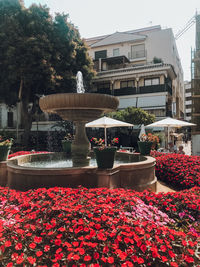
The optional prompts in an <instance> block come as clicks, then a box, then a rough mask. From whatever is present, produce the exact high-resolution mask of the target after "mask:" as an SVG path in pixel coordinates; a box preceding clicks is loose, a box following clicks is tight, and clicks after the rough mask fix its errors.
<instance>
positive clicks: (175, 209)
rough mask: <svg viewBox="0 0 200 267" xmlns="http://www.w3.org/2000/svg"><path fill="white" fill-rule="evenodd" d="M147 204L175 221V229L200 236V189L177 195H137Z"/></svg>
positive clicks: (145, 193) (194, 188)
mask: <svg viewBox="0 0 200 267" xmlns="http://www.w3.org/2000/svg"><path fill="white" fill-rule="evenodd" d="M137 194H138V197H140V198H141V199H142V200H143V201H144V202H145V203H146V204H148V205H151V206H153V207H156V208H158V209H159V210H161V211H162V212H164V213H166V214H167V215H168V216H169V218H171V219H173V220H174V222H175V224H174V227H175V229H179V230H182V231H184V232H186V233H188V232H190V231H191V232H194V233H197V234H198V235H199V236H200V187H193V188H192V189H190V190H184V191H180V192H175V193H171V192H169V193H167V194H166V193H159V194H155V193H153V192H148V191H146V192H143V193H136V196H137Z"/></svg>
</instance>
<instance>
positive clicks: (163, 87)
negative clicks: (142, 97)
mask: <svg viewBox="0 0 200 267" xmlns="http://www.w3.org/2000/svg"><path fill="white" fill-rule="evenodd" d="M160 92H168V93H170V94H171V95H172V88H171V87H170V86H169V85H167V84H158V85H150V86H142V87H139V93H140V94H151V93H160Z"/></svg>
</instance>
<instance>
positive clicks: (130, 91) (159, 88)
mask: <svg viewBox="0 0 200 267" xmlns="http://www.w3.org/2000/svg"><path fill="white" fill-rule="evenodd" d="M160 92H168V93H170V94H171V95H172V88H171V87H169V86H168V85H167V84H158V85H151V86H142V87H139V88H138V91H137V90H136V87H126V88H120V89H114V90H113V94H114V95H115V96H123V95H136V94H153V93H160ZM97 93H99V94H108V95H110V94H112V92H111V90H110V89H99V90H97Z"/></svg>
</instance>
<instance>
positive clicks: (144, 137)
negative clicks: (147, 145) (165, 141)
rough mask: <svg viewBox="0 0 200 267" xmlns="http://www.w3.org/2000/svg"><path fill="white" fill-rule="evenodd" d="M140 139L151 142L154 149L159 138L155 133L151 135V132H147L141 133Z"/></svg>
mask: <svg viewBox="0 0 200 267" xmlns="http://www.w3.org/2000/svg"><path fill="white" fill-rule="evenodd" d="M140 141H142V142H152V143H153V145H152V147H151V148H152V149H155V148H156V147H157V146H158V144H159V138H158V136H157V135H153V134H152V133H148V134H142V135H141V136H140Z"/></svg>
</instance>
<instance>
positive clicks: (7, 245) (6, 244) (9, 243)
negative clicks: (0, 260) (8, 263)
mask: <svg viewBox="0 0 200 267" xmlns="http://www.w3.org/2000/svg"><path fill="white" fill-rule="evenodd" d="M4 245H5V247H6V248H8V247H11V246H12V243H11V242H10V241H9V240H8V241H6V242H5V243H4Z"/></svg>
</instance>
